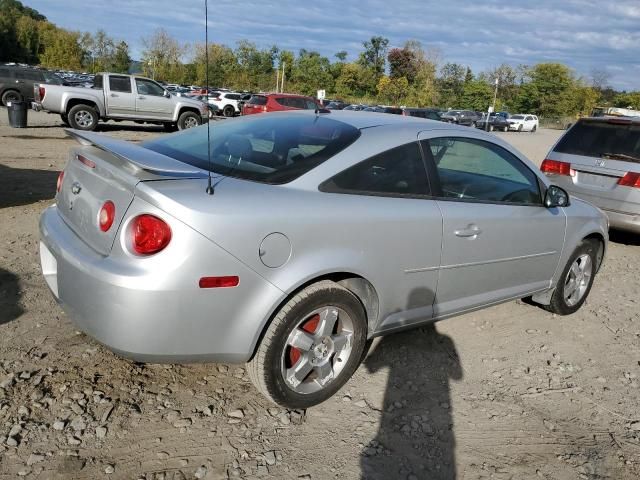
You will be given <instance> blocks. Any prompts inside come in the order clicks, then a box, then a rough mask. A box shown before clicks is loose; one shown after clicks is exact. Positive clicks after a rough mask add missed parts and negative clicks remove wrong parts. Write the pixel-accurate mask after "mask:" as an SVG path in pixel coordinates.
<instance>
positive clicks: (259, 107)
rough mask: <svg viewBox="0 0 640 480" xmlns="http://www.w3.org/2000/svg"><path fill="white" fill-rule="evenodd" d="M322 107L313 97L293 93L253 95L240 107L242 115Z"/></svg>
mask: <svg viewBox="0 0 640 480" xmlns="http://www.w3.org/2000/svg"><path fill="white" fill-rule="evenodd" d="M316 108H322V107H321V106H320V104H318V103H317V102H316V100H315V99H313V98H311V97H305V96H304V95H295V94H293V93H263V94H259V95H253V96H252V97H251V98H250V99H249V101H248V102H247V103H245V104H244V106H243V107H242V114H243V115H251V114H253V113H263V112H278V111H280V110H315V109H316Z"/></svg>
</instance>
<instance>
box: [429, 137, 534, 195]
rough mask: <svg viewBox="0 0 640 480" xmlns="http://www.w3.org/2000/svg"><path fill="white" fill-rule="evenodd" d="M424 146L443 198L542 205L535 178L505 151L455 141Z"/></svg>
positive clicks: (438, 140) (449, 139) (442, 140)
mask: <svg viewBox="0 0 640 480" xmlns="http://www.w3.org/2000/svg"><path fill="white" fill-rule="evenodd" d="M424 144H425V151H426V152H427V153H431V155H432V156H433V161H434V163H435V165H436V170H437V173H438V178H439V180H440V186H441V189H442V196H443V197H445V198H456V199H461V200H467V201H478V202H504V203H518V204H535V205H541V204H542V199H541V195H540V187H539V185H538V177H537V176H536V175H535V173H533V172H532V171H531V170H530V169H529V168H528V167H527V166H526V165H525V164H524V163H522V162H521V161H520V159H518V158H517V157H516V156H514V155H513V154H511V153H510V152H508V151H507V150H505V149H504V148H502V147H500V146H498V145H495V144H493V143H490V142H486V141H482V140H475V139H471V138H455V137H444V138H434V139H431V140H428V141H425V142H424Z"/></svg>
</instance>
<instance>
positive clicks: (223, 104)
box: [209, 92, 242, 117]
mask: <svg viewBox="0 0 640 480" xmlns="http://www.w3.org/2000/svg"><path fill="white" fill-rule="evenodd" d="M241 99H242V94H241V93H236V92H219V94H218V96H215V97H211V99H210V100H209V103H213V104H214V105H215V106H216V107H218V111H219V112H220V113H222V115H224V116H225V117H233V116H235V115H237V114H239V113H240V112H241V110H240V106H239V103H240V100H241Z"/></svg>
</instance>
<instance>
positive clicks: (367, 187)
mask: <svg viewBox="0 0 640 480" xmlns="http://www.w3.org/2000/svg"><path fill="white" fill-rule="evenodd" d="M328 112H330V113H319V114H315V113H314V112H308V111H296V112H293V111H290V112H282V113H279V114H277V115H250V116H247V117H241V118H236V119H232V120H228V121H226V122H214V123H212V124H210V125H209V127H210V129H211V130H210V133H211V135H210V139H211V146H210V147H207V128H194V129H190V130H187V131H185V132H181V133H177V134H175V135H168V136H161V137H157V138H156V139H153V140H150V141H147V142H145V143H143V144H131V143H127V142H125V141H122V140H116V139H114V138H110V137H108V136H105V135H98V134H93V133H89V132H70V134H71V135H72V136H74V137H76V138H78V140H79V141H80V143H81V145H79V146H76V147H75V148H74V149H72V151H71V152H70V156H69V161H68V163H67V165H66V167H65V169H64V171H63V172H62V173H61V174H60V179H59V182H58V193H57V195H56V203H55V204H54V205H52V206H51V207H49V208H47V209H46V210H45V211H44V213H43V215H42V218H41V220H40V232H41V243H40V259H41V264H42V272H43V275H44V279H45V281H46V282H47V284H48V285H49V287H50V289H51V291H52V293H53V295H54V296H55V297H56V299H57V300H58V301H59V303H60V305H62V308H63V309H65V311H66V312H67V314H68V315H69V317H70V318H71V319H72V320H73V322H75V324H76V325H77V327H78V328H79V329H80V330H82V331H84V332H86V333H88V334H89V335H91V336H93V337H95V338H96V339H97V340H98V341H99V342H101V343H102V344H104V345H105V346H107V347H109V348H111V349H113V350H115V351H116V352H118V353H120V354H121V355H125V356H127V357H130V358H132V359H136V360H138V361H151V362H162V363H166V362H188V361H219V362H225V363H226V362H248V373H249V376H250V378H251V379H252V381H253V383H254V384H255V386H256V387H257V389H258V390H259V391H260V392H262V393H263V394H264V395H265V396H266V397H267V398H269V399H271V400H272V401H273V402H275V403H277V404H279V405H282V406H283V407H286V408H306V407H310V406H313V405H316V404H318V403H319V402H322V401H324V400H325V399H327V398H329V397H330V396H331V395H333V394H334V393H335V392H337V391H338V390H339V389H340V388H341V387H342V386H343V385H344V383H345V382H346V381H347V380H348V379H349V377H350V376H351V375H352V374H353V372H354V371H355V370H356V368H357V367H358V365H359V363H360V361H361V359H362V358H363V354H364V351H365V348H366V347H367V341H368V340H369V339H372V338H373V337H376V336H380V335H385V334H388V333H391V332H395V331H398V330H402V329H407V328H412V327H418V326H421V325H424V324H425V323H429V322H433V321H436V320H439V319H444V318H449V317H451V316H454V315H458V314H462V313H466V312H469V311H473V310H476V309H479V308H483V307H487V306H491V305H495V304H497V303H500V302H505V301H509V300H512V299H515V298H521V297H531V298H532V300H533V301H535V302H539V303H540V304H542V305H545V308H547V309H548V310H550V311H552V312H555V313H557V314H560V315H566V314H570V313H573V312H575V311H576V310H578V309H579V308H580V306H581V305H582V304H583V302H584V301H585V299H586V298H587V295H588V294H589V290H590V289H591V285H592V284H593V280H594V278H595V274H596V272H597V271H598V269H599V267H600V265H601V263H602V259H603V255H604V252H605V248H606V243H607V223H606V218H605V217H604V215H603V214H602V212H600V211H599V210H598V209H597V208H595V207H593V206H592V205H590V204H589V203H587V202H583V201H581V200H578V199H572V201H571V202H569V196H568V194H567V193H566V192H565V191H564V190H563V189H562V188H560V187H557V186H555V185H552V184H551V182H550V180H549V179H548V178H547V177H546V176H545V175H543V174H542V173H541V172H540V171H539V170H538V169H537V168H536V167H535V166H534V165H533V164H532V163H531V162H530V161H529V160H527V159H526V158H524V157H523V156H521V154H520V153H518V152H517V151H516V150H515V149H513V148H512V147H511V146H509V145H508V144H507V143H505V142H504V141H502V140H500V139H499V138H497V137H495V136H493V135H489V134H486V133H484V132H481V131H477V130H470V129H468V128H461V127H456V126H447V125H443V124H439V123H433V122H425V121H424V120H423V119H419V118H410V117H404V116H399V115H397V116H396V115H381V114H367V115H362V114H360V113H356V112H344V111H340V112H336V111H333V112H331V111H328ZM96 147H97V148H96ZM208 152H210V155H209V154H208ZM211 174H213V175H215V178H216V182H215V184H214V192H213V195H208V194H207V193H205V188H206V187H207V184H208V176H209V175H211ZM209 180H210V178H209ZM256 199H260V200H259V201H256ZM327 232H330V234H327Z"/></svg>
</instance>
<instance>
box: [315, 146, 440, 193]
mask: <svg viewBox="0 0 640 480" xmlns="http://www.w3.org/2000/svg"><path fill="white" fill-rule="evenodd" d="M320 189H321V190H322V191H325V192H334V193H358V194H365V195H366V194H374V195H375V194H378V195H380V194H382V195H400V196H402V195H428V194H429V190H428V181H427V172H426V170H425V167H424V162H423V161H422V156H421V154H420V148H419V146H418V143H417V142H414V143H409V144H407V145H402V146H400V147H396V148H394V149H391V150H388V151H386V152H384V153H381V154H379V155H376V156H375V157H372V158H370V159H368V160H365V161H363V162H361V163H359V164H357V165H354V166H353V167H351V168H348V169H347V170H345V171H344V172H342V173H340V174H338V175H336V176H335V177H333V178H332V179H331V180H329V181H327V182H325V183H324V184H323V185H322V186H321V188H320Z"/></svg>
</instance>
